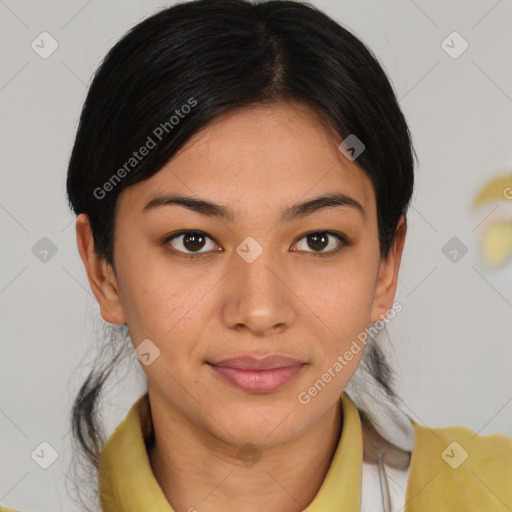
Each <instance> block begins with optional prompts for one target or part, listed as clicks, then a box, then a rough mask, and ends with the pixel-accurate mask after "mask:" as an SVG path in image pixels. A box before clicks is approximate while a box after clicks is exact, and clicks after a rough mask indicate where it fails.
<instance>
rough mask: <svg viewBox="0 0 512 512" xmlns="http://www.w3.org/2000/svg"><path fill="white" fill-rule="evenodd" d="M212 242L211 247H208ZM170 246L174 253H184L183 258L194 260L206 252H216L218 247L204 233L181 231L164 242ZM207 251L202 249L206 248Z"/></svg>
mask: <svg viewBox="0 0 512 512" xmlns="http://www.w3.org/2000/svg"><path fill="white" fill-rule="evenodd" d="M208 241H210V246H208ZM167 244H170V245H171V247H172V248H173V249H172V250H173V251H174V252H179V253H182V254H183V256H185V257H189V258H194V257H195V256H196V255H197V256H200V255H202V254H205V253H206V252H210V251H212V250H213V251H215V250H218V249H215V247H218V245H217V244H216V243H215V242H214V241H213V240H212V239H211V238H210V237H209V236H208V235H207V234H206V233H203V232H202V231H180V232H179V233H175V234H174V235H171V236H168V237H167V238H166V239H165V240H164V245H167ZM205 247H206V250H205V251H201V249H203V248H205Z"/></svg>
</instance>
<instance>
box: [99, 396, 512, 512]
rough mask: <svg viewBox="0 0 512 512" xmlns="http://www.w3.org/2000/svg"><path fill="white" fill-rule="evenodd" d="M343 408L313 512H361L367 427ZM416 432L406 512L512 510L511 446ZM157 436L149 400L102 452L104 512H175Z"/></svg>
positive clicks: (458, 433) (490, 439) (457, 430)
mask: <svg viewBox="0 0 512 512" xmlns="http://www.w3.org/2000/svg"><path fill="white" fill-rule="evenodd" d="M341 405H342V409H343V428H342V432H341V436H340V441H339V443H338V447H337V448H336V452H335V453H334V457H333V460H332V463H331V466H330V467H329V470H328V472H327V475H326V477H325V479H324V481H323V483H322V486H321V487H320V489H319V491H318V493H317V495H316V496H315V498H314V500H313V501H312V503H311V504H310V505H309V507H308V508H307V512H334V511H339V510H344V511H347V512H357V511H359V508H360V496H361V468H362V455H363V445H362V440H363V434H362V430H361V420H360V417H359V411H358V410H357V408H356V406H355V405H354V404H353V402H352V401H351V400H350V398H349V397H348V395H346V394H345V393H342V395H341ZM411 421H412V420H411ZM412 424H413V427H414V436H415V443H414V450H413V453H412V457H411V461H410V472H409V479H408V482H407V492H406V497H405V505H404V507H403V510H404V512H413V511H417V510H421V511H425V510H429V511H430V510H436V511H437V512H452V511H453V510H479V511H480V510H486V511H487V510H489V511H490V510H505V508H506V509H508V510H512V486H511V485H510V481H511V480H510V477H511V475H512V439H510V438H508V437H505V436H503V435H499V434H493V435H489V436H479V435H477V434H476V433H474V432H473V431H471V430H469V429H467V428H465V427H460V426H456V427H444V428H434V429H431V428H428V427H424V426H422V425H419V424H418V423H416V422H414V421H412ZM151 433H152V426H151V417H150V413H149V399H148V395H147V394H145V395H143V396H142V397H140V398H139V399H138V400H137V401H136V402H135V404H134V405H133V406H132V408H131V409H130V411H129V412H128V414H127V416H126V417H125V418H124V420H123V421H122V422H121V423H120V424H119V425H118V427H117V428H116V430H115V431H114V433H113V434H112V435H111V436H110V438H109V439H108V440H107V442H106V443H105V445H104V447H103V450H102V452H101V455H100V469H99V474H98V480H99V481H98V484H99V493H100V500H101V505H102V509H103V512H173V509H172V507H171V506H170V505H169V503H168V501H167V499H166V498H165V496H164V494H163V492H162V490H161V488H160V486H159V485H158V482H157V480H156V479H155V476H154V475H153V471H152V469H151V465H150V463H149V458H148V454H147V451H146V445H145V439H148V438H149V437H150V436H151ZM503 505H505V507H503Z"/></svg>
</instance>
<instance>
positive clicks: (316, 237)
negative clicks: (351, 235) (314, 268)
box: [299, 231, 349, 255]
mask: <svg viewBox="0 0 512 512" xmlns="http://www.w3.org/2000/svg"><path fill="white" fill-rule="evenodd" d="M333 239H334V240H337V241H338V243H336V242H335V241H334V240H333ZM300 240H306V245H307V247H304V246H303V247H302V248H300V247H299V250H301V251H305V252H312V253H319V255H323V254H335V253H337V252H338V251H340V250H341V249H342V248H343V246H345V245H349V243H348V240H347V239H346V237H345V236H343V235H342V234H340V233H333V232H330V231H314V232H313V233H307V234H306V235H304V236H303V237H302V238H301V239H300ZM300 240H299V243H300ZM308 248H309V249H313V250H312V251H308ZM326 248H327V250H325V249H326Z"/></svg>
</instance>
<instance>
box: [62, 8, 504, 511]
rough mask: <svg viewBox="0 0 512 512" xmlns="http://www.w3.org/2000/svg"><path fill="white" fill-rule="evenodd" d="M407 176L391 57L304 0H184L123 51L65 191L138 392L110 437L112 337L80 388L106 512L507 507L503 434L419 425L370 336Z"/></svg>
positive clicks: (397, 253) (107, 68) (83, 122)
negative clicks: (105, 390)
mask: <svg viewBox="0 0 512 512" xmlns="http://www.w3.org/2000/svg"><path fill="white" fill-rule="evenodd" d="M413 169H414V162H413V148H412V144H411V140H410V135H409V131H408V128H407V124H406V122H405V119H404V116H403V114H402V112H401V111H400V108H399V106H398V104H397V101H396V98H395V95H394V93H393V90H392V88H391V85H390V83H389V81H388V79H387V77H386V75H385V73H384V71H383V70H382V68H381V67H380V65H379V64H378V62H377V61H376V59H375V57H374V56H373V55H372V54H371V52H370V51H369V50H368V49H367V48H366V47H365V45H364V44H363V43H362V42H361V41H359V40H358V39H356V38H355V37H354V36H353V35H351V33H350V32H348V31H347V30H346V29H344V28H342V27H341V26H340V25H338V24H337V23H336V22H334V21H333V20H331V19H330V18H329V17H327V16H326V15H325V14H323V13H321V12H320V11H318V10H317V9H315V8H313V7H311V6H309V5H307V4H303V3H299V2H291V1H287V0H282V1H281V0H278V1H269V2H265V3H259V4H251V3H250V2H248V1H246V0H197V1H192V2H186V3H181V4H178V5H175V6H172V7H170V8H167V9H164V10H162V11H161V12H159V13H157V14H155V15H153V16H151V17H150V18H148V19H146V20H145V21H143V22H142V23H140V24H138V25H137V26H135V27H134V28H133V29H132V30H131V31H130V32H129V33H128V34H126V35H125V36H124V37H123V38H122V39H121V40H120V41H119V42H118V43H117V44H116V45H115V46H114V47H113V48H112V50H111V51H110V52H109V54H108V55H107V57H106V58H105V60H104V62H103V63H102V65H101V66H100V68H99V70H98V71H97V73H96V75H95V77H94V80H93V82H92V85H91V87H90V90H89V93H88V96H87V99H86V102H85V105H84V108H83V112H82V115H81V118H80V125H79V128H78V133H77V136H76V141H75V145H74V148H73V152H72V155H71V159H70V163H69V173H68V182H67V191H68V197H69V201H70V205H71V207H72V209H73V211H74V212H75V213H76V214H77V216H78V218H77V222H76V233H77V242H78V249H79V252H80V256H81V258H82V260H83V263H84V266H85V269H86V272H87V276H88V279H89V283H90V286H91V289H92V291H93V293H94V295H95V297H96V299H97V300H98V303H99V307H100V312H101V315H102V317H103V319H104V320H105V321H106V322H108V323H109V324H113V325H117V326H120V329H121V331H122V332H124V334H125V336H126V339H127V340H128V342H129V343H130V346H131V347H132V348H133V349H134V353H135V355H136V357H137V359H138V361H139V363H140V367H141V369H142V370H143V372H144V376H145V378H146V382H147V394H145V395H143V396H142V397H140V399H139V400H138V401H137V402H136V403H135V404H134V405H133V406H132V408H131V409H130V411H129V412H128V414H127V416H126V418H125V419H124V420H123V421H122V423H121V424H120V425H119V426H118V427H117V429H116V430H115V432H114V433H113V434H112V436H111V437H110V438H109V439H108V441H107V442H106V443H104V442H103V438H102V432H101V429H100V426H99V425H100V423H99V418H98V416H97V404H98V400H99V397H100V393H101V390H102V387H103V385H104V383H105V380H106V378H107V377H108V374H109V372H110V371H111V370H112V369H113V368H115V366H116V365H117V364H118V359H119V357H120V355H121V353H122V350H120V351H119V353H118V354H117V355H116V357H115V358H114V359H113V360H112V361H111V362H110V364H109V365H107V366H106V367H97V368H95V369H93V370H92V371H91V374H90V375H89V378H88V379H87V381H86V382H85V383H84V385H83V387H82V389H81V390H80V393H79V395H78V397H77V399H76V401H75V404H74V409H73V427H74V436H75V438H76V440H77V441H78V443H79V446H80V448H81V449H82V450H83V453H84V454H85V455H86V456H87V458H88V460H89V462H90V463H91V466H92V467H93V468H94V469H97V470H98V481H97V486H98V495H99V501H100V503H101V508H102V510H104V511H106V512H114V511H116V512H121V511H123V512H124V511H137V512H142V511H151V512H171V511H173V510H174V511H196V510H197V511H199V512H203V511H221V510H222V511H224V510H243V511H247V512H252V511H256V510H258V511H260V510H279V511H282V512H295V511H300V510H305V509H307V510H308V511H309V512H329V511H335V510H336V511H337V510H347V511H351V510H354V511H356V510H367V511H370V510H371V511H375V510H385V511H388V510H405V512H413V511H427V510H428V511H431V510H446V511H447V510H450V511H454V510H457V511H459V510H486V511H491V510H496V511H497V510H506V509H507V507H508V509H511V508H512V491H511V490H510V489H511V486H510V485H508V484H509V483H510V479H511V476H512V440H510V439H508V438H506V437H504V436H500V435H493V436H485V437H483V436H478V435H476V434H475V433H474V432H471V431H470V430H468V429H466V428H464V427H451V428H443V429H428V428H426V427H423V426H421V425H419V424H417V423H415V422H414V421H412V420H411V419H410V418H408V417H407V416H406V415H405V414H404V413H403V412H402V411H401V410H400V408H399V407H398V405H397V404H398V400H397V397H396V395H395V393H394V392H393V389H392V382H391V372H390V369H389V367H388V366H387V363H386V361H385V359H384V355H383V348H384V347H382V346H380V345H379V344H377V340H376V339H375V334H376V333H377V332H379V330H381V329H382V328H383V327H385V324H386V323H387V322H389V320H390V319H391V318H392V317H393V316H394V315H395V314H396V312H397V311H399V310H400V308H401V305H400V303H397V302H394V297H395V291H396V286H397V279H398V271H399V266H400V260H401V255H402V249H403V245H404V241H405V235H406V226H407V223H406V213H407V208H408V205H409V202H410V198H411V195H412V191H413ZM379 343H380V342H379ZM84 507H86V508H88V509H90V502H88V503H85V502H84Z"/></svg>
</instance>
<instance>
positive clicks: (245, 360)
mask: <svg viewBox="0 0 512 512" xmlns="http://www.w3.org/2000/svg"><path fill="white" fill-rule="evenodd" d="M209 364H212V365H214V366H222V367H227V368H238V369H241V370H273V369H275V368H285V367H290V366H300V365H302V364H304V363H303V362H301V361H298V360H296V359H292V358H289V357H283V356H267V357H264V358H257V357H254V356H243V357H236V358H231V359H223V360H222V361H218V362H215V363H209Z"/></svg>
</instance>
